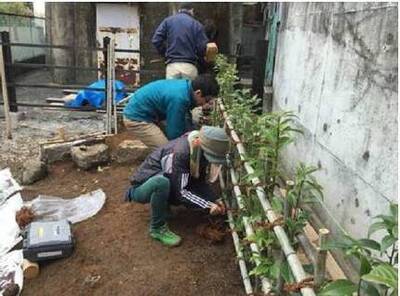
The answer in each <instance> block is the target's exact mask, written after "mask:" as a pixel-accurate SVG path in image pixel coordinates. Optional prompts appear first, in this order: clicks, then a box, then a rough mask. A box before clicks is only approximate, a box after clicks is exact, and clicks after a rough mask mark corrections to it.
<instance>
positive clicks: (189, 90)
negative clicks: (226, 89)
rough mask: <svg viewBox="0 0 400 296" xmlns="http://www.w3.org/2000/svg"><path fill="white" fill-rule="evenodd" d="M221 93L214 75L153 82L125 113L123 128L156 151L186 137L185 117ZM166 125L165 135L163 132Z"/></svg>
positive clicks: (137, 93)
mask: <svg viewBox="0 0 400 296" xmlns="http://www.w3.org/2000/svg"><path fill="white" fill-rule="evenodd" d="M218 92H219V86H218V83H217V81H216V80H215V78H214V76H213V75H210V74H204V75H199V76H197V77H196V79H194V80H193V81H190V80H186V79H168V80H157V81H154V82H150V83H148V84H146V85H144V86H143V87H141V88H139V89H138V90H137V91H136V92H135V93H134V94H133V95H132V96H131V98H130V100H129V102H128V104H127V106H126V107H125V109H124V112H123V116H124V124H125V126H126V128H127V129H128V130H129V131H130V132H131V134H132V135H133V136H134V137H135V139H138V140H140V141H142V142H143V143H144V144H145V145H147V146H148V147H150V148H152V149H154V148H157V147H160V146H162V145H165V144H166V143H168V141H169V140H173V139H176V138H178V137H179V136H181V135H183V134H184V133H185V132H187V131H188V130H189V129H190V126H189V124H188V123H187V120H186V114H187V113H189V112H190V110H192V109H193V108H194V107H197V106H203V105H205V104H207V103H208V102H209V101H210V100H212V99H213V97H216V96H217V95H218ZM164 120H165V121H166V128H165V134H164V133H163V131H162V130H161V128H160V123H161V121H164Z"/></svg>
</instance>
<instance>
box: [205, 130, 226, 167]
mask: <svg viewBox="0 0 400 296" xmlns="http://www.w3.org/2000/svg"><path fill="white" fill-rule="evenodd" d="M200 145H201V148H202V149H203V151H204V156H205V157H206V159H207V160H208V161H209V162H210V163H216V164H224V163H225V162H226V154H227V153H228V150H229V138H228V136H227V135H226V133H225V131H224V129H223V128H219V127H215V126H207V125H205V126H203V127H202V128H201V129H200Z"/></svg>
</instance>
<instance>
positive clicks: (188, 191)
mask: <svg viewBox="0 0 400 296" xmlns="http://www.w3.org/2000/svg"><path fill="white" fill-rule="evenodd" d="M187 137H188V133H187V134H185V135H183V136H182V137H179V138H177V139H175V140H173V141H170V142H168V143H167V144H166V145H164V146H162V147H160V148H158V149H156V150H155V151H153V152H152V153H151V154H150V155H149V156H147V158H146V159H145V161H144V162H143V163H142V165H141V166H140V167H139V168H138V170H137V171H136V173H135V174H134V175H133V177H131V184H132V185H133V187H134V188H136V187H137V186H140V185H141V184H143V183H144V182H146V181H147V180H148V179H149V178H151V177H153V176H156V175H163V176H164V177H166V178H168V179H169V181H170V189H171V191H170V196H169V203H171V204H181V203H184V204H187V205H190V206H194V207H200V208H204V209H205V208H210V207H211V204H210V201H215V200H216V195H215V193H214V192H213V190H212V189H211V187H210V186H209V185H208V184H207V182H206V181H205V175H206V174H205V172H206V167H207V164H208V162H207V160H206V159H205V157H204V155H203V156H202V158H201V161H200V178H199V179H195V178H192V177H191V176H190V148H189V142H188V139H187Z"/></svg>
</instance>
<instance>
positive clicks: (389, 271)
mask: <svg viewBox="0 0 400 296" xmlns="http://www.w3.org/2000/svg"><path fill="white" fill-rule="evenodd" d="M375 219H378V221H377V222H375V223H374V224H372V225H371V226H370V227H369V231H368V236H369V237H370V236H371V235H372V234H374V233H375V232H376V231H379V230H383V231H385V232H386V235H385V236H384V237H383V238H382V239H381V240H380V242H378V241H376V240H373V239H371V238H364V239H358V240H356V239H354V238H352V237H350V236H349V235H345V236H344V237H343V239H342V241H340V242H328V243H327V245H326V246H324V248H326V249H335V248H336V249H342V250H344V251H345V252H346V254H347V255H348V256H351V257H353V258H356V259H357V260H358V262H359V263H360V269H359V277H360V279H359V281H358V283H357V284H353V283H352V282H350V281H349V280H341V282H340V283H338V282H337V281H335V282H332V283H328V284H327V285H326V286H325V287H324V288H323V289H322V290H321V291H320V293H319V295H322V296H324V295H339V294H338V293H342V294H340V295H343V296H346V295H352V293H353V292H357V295H372V296H375V295H377V296H378V295H398V288H397V283H398V277H397V263H398V244H397V241H398V232H397V228H398V205H397V204H391V205H390V214H389V215H379V216H376V217H375ZM343 286H346V287H347V290H346V293H345V294H344V292H343V291H342V290H343ZM334 293H336V294H334Z"/></svg>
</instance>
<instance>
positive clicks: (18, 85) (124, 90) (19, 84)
mask: <svg viewBox="0 0 400 296" xmlns="http://www.w3.org/2000/svg"><path fill="white" fill-rule="evenodd" d="M8 85H9V86H14V87H36V88H54V89H65V88H70V89H79V90H83V89H85V90H93V91H105V89H104V88H95V87H88V86H87V85H79V84H75V85H68V84H39V83H38V84H30V83H9V84H8ZM137 89H138V87H134V88H125V89H117V90H116V92H118V93H122V92H134V91H136V90H137Z"/></svg>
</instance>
